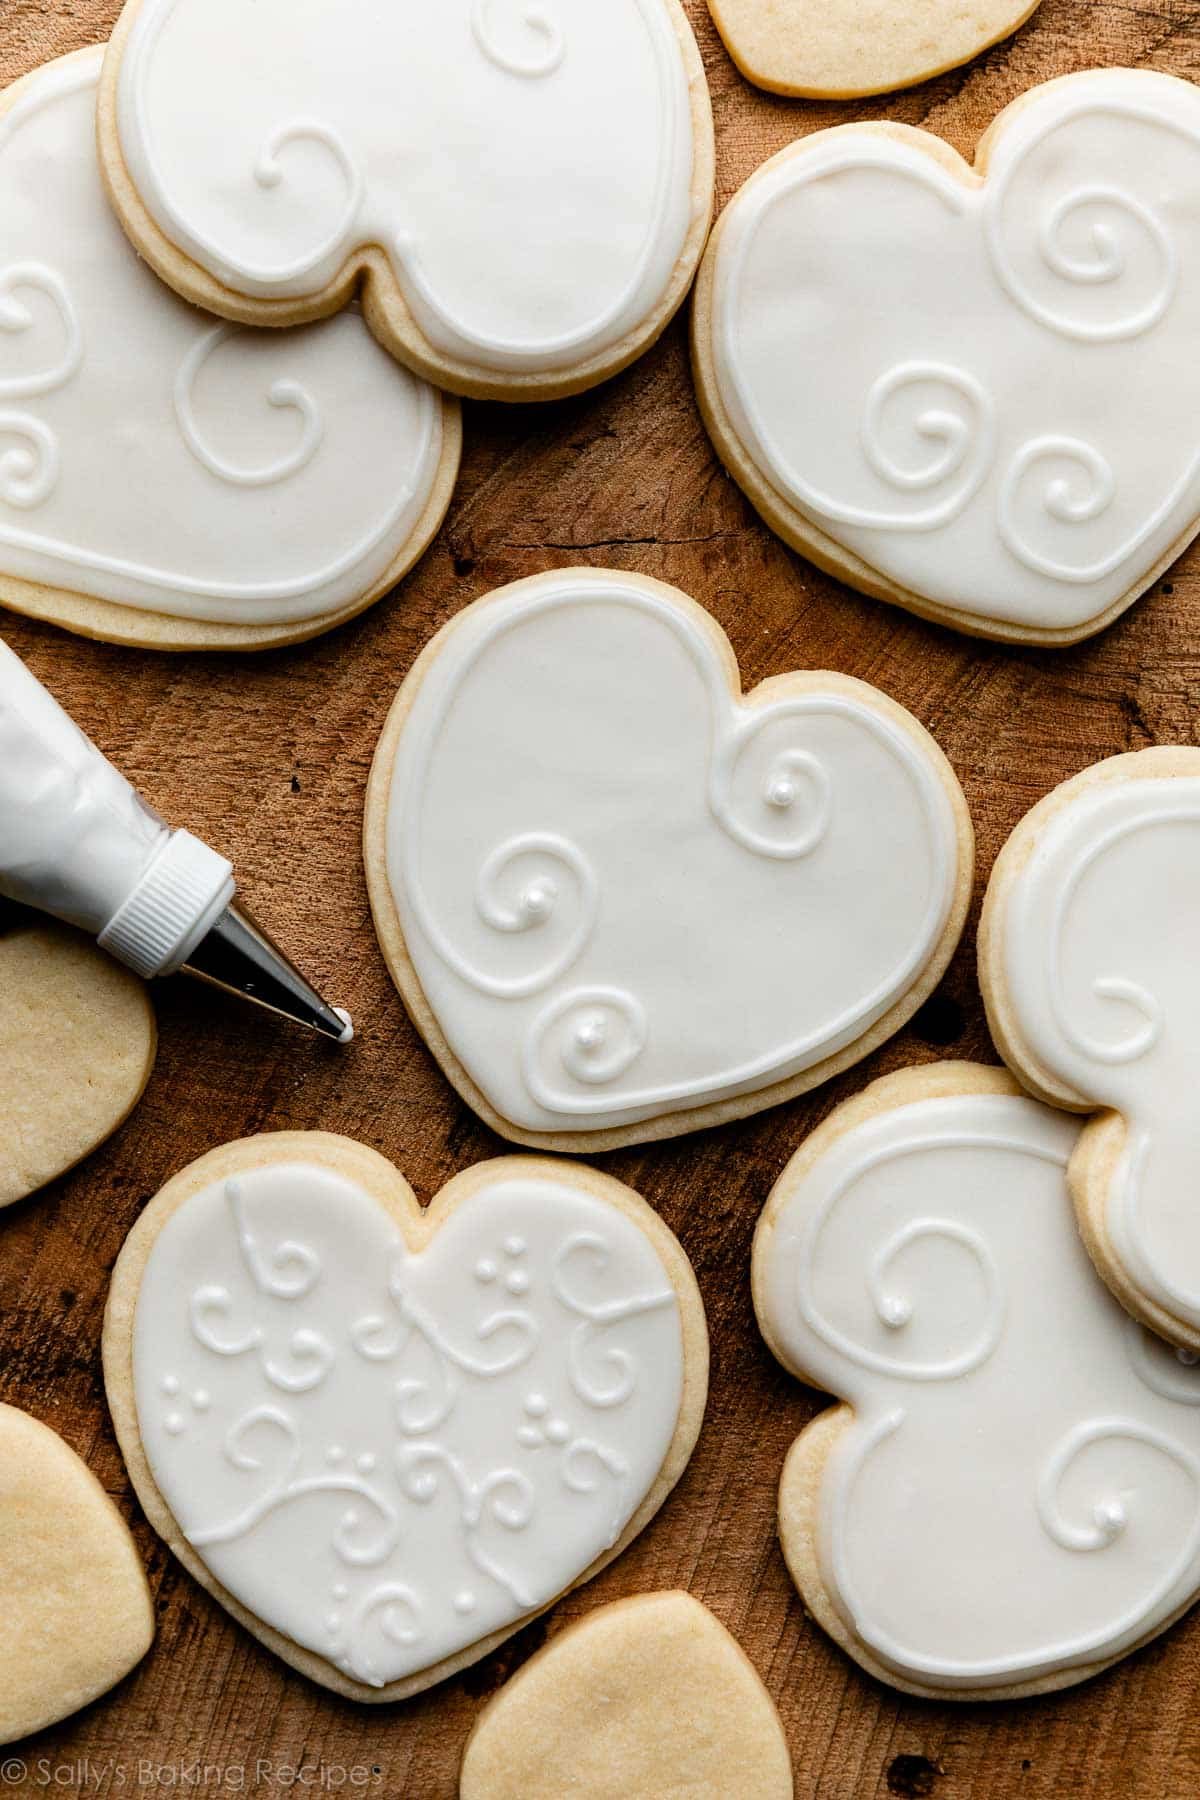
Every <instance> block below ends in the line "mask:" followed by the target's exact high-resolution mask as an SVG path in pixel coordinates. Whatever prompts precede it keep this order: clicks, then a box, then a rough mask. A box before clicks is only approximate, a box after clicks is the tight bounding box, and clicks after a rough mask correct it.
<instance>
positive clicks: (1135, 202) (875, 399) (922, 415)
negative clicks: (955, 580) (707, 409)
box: [724, 96, 1200, 587]
mask: <svg viewBox="0 0 1200 1800" xmlns="http://www.w3.org/2000/svg"><path fill="white" fill-rule="evenodd" d="M1098 120H1099V121H1105V122H1108V123H1110V124H1111V125H1112V126H1113V128H1114V129H1115V130H1120V129H1121V128H1122V127H1128V126H1130V125H1132V126H1135V127H1144V128H1146V129H1148V130H1149V129H1154V130H1158V131H1161V132H1164V133H1166V134H1168V135H1170V136H1174V137H1175V138H1176V140H1177V141H1180V142H1182V143H1183V144H1184V145H1185V146H1187V147H1188V148H1189V149H1193V150H1198V151H1200V128H1193V127H1191V126H1189V125H1187V124H1185V123H1184V122H1182V121H1181V120H1179V119H1176V118H1173V117H1171V116H1170V115H1169V114H1167V113H1166V112H1160V111H1158V110H1155V109H1152V108H1151V107H1148V106H1143V105H1139V104H1137V103H1135V102H1133V101H1118V100H1106V101H1099V100H1093V99H1090V98H1084V97H1082V96H1081V97H1080V98H1079V99H1078V100H1077V101H1075V102H1074V103H1073V104H1072V105H1071V106H1070V107H1068V108H1067V109H1066V110H1065V111H1063V112H1061V113H1060V114H1059V115H1058V116H1057V117H1055V118H1052V119H1050V120H1049V121H1048V122H1047V123H1045V124H1044V126H1043V127H1042V128H1041V129H1040V130H1039V131H1037V132H1035V133H1034V134H1032V135H1031V136H1030V137H1029V138H1028V139H1027V140H1026V142H1025V143H1024V144H1023V145H1022V146H1021V149H1020V152H1019V153H1018V154H1017V155H1014V156H1013V157H1011V158H1010V159H1008V160H1007V161H1006V162H1005V163H1004V164H1003V166H1002V167H1001V168H1000V170H999V171H997V172H993V173H992V174H990V175H989V177H988V180H987V182H986V185H985V187H984V189H983V195H982V202H981V208H980V212H981V220H982V227H983V234H984V243H985V246H986V255H987V259H988V263H989V265H990V267H991V270H992V272H993V274H994V276H995V278H996V281H997V283H998V285H999V287H1000V289H1001V291H1002V292H1003V293H1004V294H1005V295H1006V296H1007V298H1008V300H1009V301H1010V302H1011V303H1012V305H1013V306H1014V307H1015V308H1017V309H1019V310H1020V311H1021V312H1022V313H1023V314H1024V315H1025V316H1026V317H1027V318H1029V319H1031V320H1033V321H1034V322H1035V323H1036V324H1038V325H1039V326H1040V327H1041V328H1042V329H1043V330H1045V331H1046V332H1048V333H1052V334H1053V335H1054V336H1056V337H1059V338H1061V339H1063V340H1064V341H1065V342H1066V343H1068V344H1073V345H1078V346H1088V347H1089V348H1092V349H1096V348H1101V347H1103V346H1104V345H1106V344H1123V343H1129V342H1132V341H1134V340H1137V339H1141V338H1146V337H1148V336H1150V335H1151V334H1152V333H1153V332H1154V331H1155V330H1156V329H1157V328H1158V327H1159V326H1160V325H1161V324H1162V323H1163V322H1164V320H1165V319H1166V318H1167V317H1168V315H1169V314H1170V312H1171V309H1172V306H1173V305H1174V303H1175V301H1176V297H1177V295H1178V291H1179V287H1180V282H1181V277H1182V272H1183V271H1182V259H1181V256H1180V252H1179V248H1178V244H1177V232H1176V231H1174V230H1173V229H1172V226H1171V224H1170V222H1169V221H1168V220H1166V219H1165V218H1164V217H1163V216H1161V214H1160V213H1159V212H1158V211H1157V210H1156V209H1155V207H1154V206H1153V205H1152V204H1151V203H1150V201H1148V200H1143V199H1142V198H1140V197H1139V196H1138V195H1137V194H1136V193H1135V192H1134V191H1132V189H1131V188H1130V187H1129V186H1127V185H1123V184H1118V183H1117V182H1106V183H1100V182H1087V183H1083V184H1081V185H1079V186H1077V187H1074V188H1072V189H1070V190H1069V191H1067V192H1066V193H1063V194H1060V195H1059V196H1058V197H1057V198H1053V197H1050V198H1048V197H1047V196H1046V195H1045V194H1042V193H1037V194H1036V195H1035V197H1034V200H1033V202H1032V204H1031V205H1027V206H1026V207H1025V208H1024V209H1023V210H1021V211H1020V212H1019V215H1018V216H1019V218H1020V221H1021V227H1022V229H1023V230H1027V229H1028V227H1029V224H1030V222H1031V214H1032V228H1033V250H1034V255H1035V258H1036V264H1037V266H1038V267H1039V268H1040V270H1041V271H1042V273H1043V274H1044V276H1045V277H1046V279H1047V281H1048V282H1049V284H1050V286H1051V288H1052V290H1057V291H1056V292H1054V293H1053V296H1052V298H1050V299H1047V298H1046V297H1044V296H1042V295H1040V294H1039V293H1038V291H1037V288H1036V284H1035V283H1034V282H1033V281H1031V279H1030V278H1029V276H1028V273H1027V272H1025V271H1024V270H1023V266H1022V262H1021V259H1020V257H1019V256H1014V255H1013V253H1012V247H1011V244H1010V241H1009V237H1008V235H1007V231H1006V222H1007V215H1008V214H1009V213H1010V212H1013V211H1015V210H1016V209H1015V208H1014V207H1012V206H1011V205H1010V201H1011V196H1012V193H1013V190H1014V187H1015V186H1017V185H1018V184H1019V181H1020V176H1021V173H1022V171H1023V170H1024V169H1026V168H1027V166H1028V165H1029V163H1030V161H1031V160H1032V159H1034V158H1035V157H1036V156H1037V154H1038V153H1039V152H1040V151H1042V150H1043V149H1044V148H1045V146H1046V145H1047V144H1048V143H1050V141H1051V140H1052V139H1054V138H1055V137H1056V135H1057V134H1059V133H1061V132H1065V131H1069V130H1070V129H1071V128H1073V127H1075V126H1078V125H1080V124H1081V123H1082V124H1084V125H1087V124H1089V123H1093V122H1095V121H1098ZM1198 164H1200V158H1198ZM864 168H865V169H883V170H886V171H887V172H888V173H889V174H891V175H893V176H896V177H899V178H901V179H903V180H905V181H911V182H917V183H919V184H920V185H921V186H922V187H924V188H925V189H927V190H928V192H929V193H930V194H932V195H933V196H935V197H936V198H937V199H939V200H940V201H941V202H942V203H943V204H944V205H945V206H946V207H947V209H948V210H950V211H951V212H954V213H956V214H962V213H963V212H964V210H965V207H966V194H965V190H964V188H963V185H962V183H961V182H960V181H958V180H956V179H954V178H953V177H951V176H950V175H949V174H948V173H947V172H946V171H945V170H944V169H942V168H941V167H940V166H939V165H938V164H936V163H935V162H933V161H932V160H931V159H930V158H929V157H927V156H924V155H915V156H914V155H912V154H911V153H908V152H905V153H904V154H901V155H899V156H895V155H892V154H890V153H889V151H888V150H887V149H886V148H883V147H881V145H880V142H879V140H878V139H874V140H865V141H863V142H862V143H860V144H859V145H853V144H848V143H845V142H843V143H842V144H840V145H838V146H836V147H833V148H831V149H830V150H829V151H828V152H827V153H825V154H823V155H821V156H819V157H814V158H813V159H812V163H811V166H810V165H808V164H806V165H805V166H804V167H803V169H801V170H798V171H796V172H795V173H793V174H792V176H791V177H790V178H789V179H788V181H787V182H786V184H782V185H780V186H779V187H778V189H777V190H776V192H775V193H773V194H772V195H771V197H770V198H769V199H768V200H767V202H766V203H765V205H764V206H763V208H762V210H761V211H760V213H759V215H758V218H757V220H756V222H755V224H754V226H753V228H752V229H751V231H750V232H748V233H747V236H746V241H745V242H744V244H743V245H742V246H741V250H740V253H739V255H738V257H737V259H736V261H735V263H734V266H733V269H732V272H731V276H730V283H731V285H730V292H731V294H732V295H733V296H734V298H733V300H732V301H731V303H730V305H729V308H728V317H727V320H726V325H725V339H724V344H725V353H726V358H727V362H728V367H729V369H730V371H731V378H732V380H733V384H734V387H735V389H736V391H737V392H738V395H739V398H740V401H741V404H742V406H743V408H744V410H745V412H746V414H747V416H748V417H749V418H750V420H751V421H752V424H753V428H754V430H755V433H756V435H757V437H758V438H759V441H760V443H761V445H762V447H763V450H764V452H765V455H766V458H767V466H768V467H769V469H770V471H771V474H772V476H773V478H774V479H776V480H777V481H778V482H779V483H780V484H781V485H782V487H783V488H784V489H785V490H786V491H787V492H788V493H789V494H790V496H791V498H792V499H793V500H794V501H796V502H797V503H798V504H799V505H800V506H802V507H803V508H805V509H806V510H807V511H809V512H810V513H812V514H814V515H815V516H816V517H818V518H820V519H822V520H825V521H828V522H829V523H830V524H832V525H834V526H837V525H843V526H847V527H854V528H857V529H861V530H865V531H873V532H881V533H882V532H917V533H921V532H925V533H931V532H936V531H940V530H943V529H945V528H946V527H947V526H949V525H951V524H953V523H954V522H955V521H956V520H957V519H959V518H960V517H961V516H962V515H963V514H964V513H965V511H966V510H967V508H968V507H969V506H970V505H971V503H972V502H973V501H974V500H975V499H976V498H977V497H978V495H979V493H980V491H981V489H982V488H983V487H984V485H985V483H986V481H987V480H988V478H989V476H990V475H991V474H992V471H993V469H994V468H995V463H996V455H997V447H998V444H999V442H1000V441H1001V408H1002V405H1003V400H1002V397H1001V396H998V395H993V394H992V393H990V392H989V391H988V390H987V388H986V387H985V385H984V384H983V383H982V382H981V381H980V380H979V379H978V378H977V376H976V375H974V374H973V373H972V372H971V371H970V370H969V369H967V368H963V367H958V366H954V365H951V364H948V363H945V362H940V361H937V360H922V359H920V358H919V357H918V358H912V359H905V360H903V361H901V362H898V363H895V364H893V365H891V366H888V367H886V368H884V369H883V370H881V371H880V372H879V374H878V375H877V376H876V377H875V378H874V379H873V380H872V382H871V385H870V387H869V389H868V393H867V397H866V401H865V404H864V405H863V407H862V410H861V417H860V426H859V446H860V451H861V457H862V464H863V470H864V473H866V472H867V471H869V472H870V473H871V474H872V475H873V476H874V477H875V478H876V479H877V481H878V482H880V483H882V484H883V486H884V487H885V488H886V489H887V490H889V491H890V492H891V493H894V494H895V496H896V499H897V505H896V506H895V507H880V506H878V505H864V504H862V503H858V502H853V501H850V500H848V499H844V498H841V497H839V496H838V495H837V494H834V493H831V492H828V491H826V490H824V489H822V488H821V487H820V486H819V485H818V484H817V483H816V482H814V481H813V480H812V479H811V478H810V477H809V475H808V474H807V473H806V472H805V471H804V470H803V469H801V468H799V467H798V466H797V465H796V463H795V461H794V459H793V458H791V457H790V456H789V455H788V453H787V451H786V450H785V449H784V447H783V445H782V444H781V443H780V442H779V441H778V438H777V437H776V436H775V435H774V434H772V433H771V431H770V430H769V429H768V427H767V425H766V422H765V420H764V419H763V418H762V416H761V413H760V412H759V410H758V409H757V408H756V407H755V405H754V403H753V399H752V396H751V394H750V392H749V389H748V387H747V385H746V383H745V381H744V380H743V379H742V377H741V375H740V373H739V359H738V346H737V332H736V321H737V299H736V296H737V293H738V283H739V280H740V279H741V276H742V272H743V270H744V267H745V263H746V260H747V258H748V254H749V251H750V248H751V247H752V244H753V241H754V238H755V236H756V235H757V233H758V232H759V231H760V230H761V229H762V226H763V223H764V221H765V220H766V219H767V217H768V216H769V214H770V212H771V211H772V209H773V208H774V207H775V206H776V205H777V204H778V203H779V202H780V201H781V200H783V199H786V198H790V197H791V196H792V195H794V194H795V193H796V192H797V191H798V190H800V189H802V188H804V187H807V186H810V185H812V184H813V183H816V182H820V181H824V180H827V179H828V178H829V177H830V176H836V175H839V174H842V173H845V172H847V171H852V170H856V169H864ZM1097 294H1100V295H1102V296H1104V297H1107V298H1108V299H1109V300H1110V301H1111V302H1112V304H1111V305H1110V306H1109V308H1108V309H1107V310H1106V311H1105V312H1104V313H1103V314H1102V313H1101V309H1100V308H1098V307H1095V306H1093V307H1091V308H1090V309H1089V308H1088V306H1087V305H1086V304H1081V302H1084V303H1085V302H1086V301H1087V299H1088V298H1089V297H1094V296H1095V295H1097ZM1126 296H1127V298H1126ZM1072 301H1074V302H1075V304H1074V305H1072ZM889 422H890V429H891V431H892V433H893V434H895V432H896V431H897V430H899V429H901V428H902V429H903V430H904V432H905V441H906V443H907V445H908V446H909V448H908V450H906V452H905V453H904V454H903V455H898V454H897V453H896V452H895V451H894V450H892V449H889V448H888V442H889V438H888V431H889ZM1118 448H1119V446H1118V445H1114V446H1112V449H1113V450H1115V449H1118ZM926 452H928V453H926ZM1198 477H1200V448H1197V450H1196V451H1195V453H1194V454H1193V455H1192V456H1191V457H1190V458H1189V460H1188V461H1187V463H1186V466H1185V467H1184V469H1183V470H1182V472H1181V474H1180V476H1179V478H1178V480H1177V481H1175V482H1174V483H1172V484H1171V486H1170V487H1169V489H1168V491H1167V492H1166V494H1165V495H1164V496H1163V498H1162V500H1161V502H1160V503H1158V504H1157V505H1156V506H1155V507H1154V509H1153V511H1152V512H1151V514H1150V516H1149V517H1148V518H1147V519H1145V520H1144V522H1143V523H1142V524H1141V525H1140V526H1138V527H1137V528H1136V529H1135V530H1133V531H1132V532H1130V533H1129V534H1128V535H1126V536H1125V537H1123V538H1122V540H1121V541H1120V542H1119V543H1117V544H1116V545H1114V547H1113V548H1112V549H1111V550H1110V551H1108V552H1107V553H1106V554H1104V555H1103V556H1099V557H1091V558H1081V559H1078V560H1076V559H1073V558H1069V557H1064V556H1062V555H1056V554H1053V553H1051V552H1050V551H1048V550H1046V549H1044V548H1042V547H1040V546H1039V545H1038V543H1037V542H1036V541H1035V538H1034V536H1033V534H1032V531H1031V529H1030V526H1029V524H1028V523H1027V522H1025V521H1026V520H1027V515H1028V510H1029V506H1028V503H1029V502H1030V500H1031V499H1032V501H1033V504H1034V508H1035V510H1036V512H1040V514H1041V516H1042V518H1043V519H1044V521H1045V522H1046V523H1047V524H1049V525H1051V526H1053V527H1056V528H1061V527H1067V528H1068V534H1069V528H1071V527H1084V526H1090V525H1094V524H1095V523H1096V522H1097V521H1098V520H1101V519H1103V518H1104V517H1105V516H1106V515H1109V514H1112V513H1114V512H1116V511H1119V503H1120V499H1121V494H1120V484H1119V481H1118V478H1117V474H1116V471H1115V469H1114V466H1113V461H1112V456H1111V453H1108V454H1106V452H1105V450H1104V449H1102V448H1101V447H1099V446H1098V445H1096V444H1094V443H1090V442H1088V441H1087V440H1086V439H1084V438H1083V437H1081V436H1079V435H1077V434H1074V433H1071V432H1049V433H1042V434H1038V435H1035V436H1033V437H1031V438H1029V439H1027V440H1026V441H1025V442H1024V443H1022V444H1020V445H1019V446H1018V447H1017V449H1016V450H1015V451H1014V452H1013V453H1012V454H1011V457H1010V459H1009V461H1008V463H1007V466H1006V467H1005V468H1004V469H1003V470H1001V471H1000V472H999V480H998V487H997V493H996V500H995V506H996V514H995V525H996V530H997V534H998V536H999V538H1000V540H1001V541H1002V543H1003V544H1004V545H1005V547H1006V548H1007V549H1008V551H1009V552H1010V553H1011V555H1012V556H1013V557H1014V558H1015V559H1016V560H1017V561H1018V562H1019V563H1020V564H1022V565H1023V567H1024V568H1026V569H1028V570H1030V571H1031V572H1033V573H1036V574H1037V575H1039V576H1042V577H1044V578H1046V579H1048V580H1050V581H1053V582H1057V583H1061V584H1063V585H1066V586H1078V587H1086V586H1090V585H1093V584H1096V583H1099V582H1102V581H1104V580H1106V579H1107V578H1109V577H1111V576H1112V575H1114V574H1115V573H1116V572H1117V571H1118V570H1120V569H1121V568H1122V567H1123V566H1124V565H1125V564H1127V563H1131V562H1132V561H1133V559H1134V558H1135V557H1136V556H1137V555H1138V554H1139V552H1141V551H1142V550H1143V549H1144V548H1145V546H1146V545H1147V544H1148V543H1150V542H1151V540H1153V539H1154V538H1155V536H1156V535H1157V534H1159V533H1160V532H1161V531H1162V529H1163V528H1164V527H1165V526H1166V525H1168V524H1169V522H1170V521H1171V520H1172V519H1173V518H1174V517H1175V516H1176V515H1177V514H1179V513H1180V511H1181V509H1182V507H1183V505H1184V503H1185V501H1186V500H1187V499H1188V496H1189V495H1191V494H1193V493H1194V490H1195V487H1196V483H1197V478H1198ZM914 499H917V500H919V501H921V502H923V504H918V505H915V506H914V505H913V504H912V502H913V500H914ZM1060 538H1061V533H1060Z"/></svg>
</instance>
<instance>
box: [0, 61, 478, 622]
mask: <svg viewBox="0 0 1200 1800" xmlns="http://www.w3.org/2000/svg"><path fill="white" fill-rule="evenodd" d="M103 58H104V52H103V50H102V49H95V50H82V51H80V52H78V53H77V54H76V55H74V56H67V57H64V58H62V60H61V61H59V62H54V63H49V64H47V65H46V66H45V67H44V68H41V69H38V70H37V71H36V72H35V73H34V74H32V75H29V76H27V77H26V78H25V79H24V80H23V81H19V82H17V84H16V85H15V86H14V87H11V88H9V89H8V90H7V92H6V93H4V94H3V95H0V222H2V231H3V239H4V258H5V260H4V263H3V266H2V267H0V604H3V605H6V606H10V607H12V608H13V609H14V610H15V611H17V612H24V613H28V614H30V615H31V616H32V617H34V618H39V619H48V620H50V621H52V622H53V623H54V624H56V625H62V626H65V627H66V628H67V629H68V630H70V631H75V632H78V633H80V634H81V635H83V636H85V637H94V638H103V639H106V640H108V641H109V642H112V643H120V644H135V645H139V646H142V647H145V648H148V649H160V650H210V649H211V650H258V649H263V648H267V647H270V646H272V645H278V644H288V643H296V642H299V641H301V640H302V639H305V638H311V637H313V636H315V635H316V634H317V633H319V632H322V631H327V630H329V629H330V627H331V626H334V625H338V624H341V623H342V622H343V621H344V620H346V619H349V618H352V617H353V616H354V615H355V614H356V613H359V612H361V611H362V610H363V608H364V607H366V606H369V605H370V604H371V602H372V601H373V600H376V599H378V598H379V596H380V595H381V594H383V593H385V592H386V591H387V590H388V589H389V588H391V587H392V586H394V585H395V583H396V582H397V581H398V580H399V579H400V577H401V576H402V575H403V574H405V573H406V572H407V570H408V569H409V568H411V566H412V564H413V563H414V562H415V561H416V560H417V558H418V557H419V556H420V555H421V553H422V552H423V551H424V549H425V548H426V546H427V545H428V544H429V542H430V541H431V539H432V538H433V536H434V535H435V533H436V531H437V529H438V527H439V525H440V524H441V521H442V518H443V517H444V515H445V512H446V508H447V506H448V505H449V503H450V496H451V493H452V491H453V488H454V482H455V478H456V476H457V472H458V462H459V454H460V449H461V437H462V431H461V423H460V418H459V408H458V406H457V404H456V403H455V402H453V401H449V400H446V399H444V398H443V397H442V396H441V395H440V394H438V393H435V392H434V390H433V389H432V388H430V387H429V386H427V384H426V383H424V382H422V381H419V380H417V379H416V378H415V377H414V376H412V375H411V374H409V372H408V371H407V370H404V369H400V368H397V366H396V364H395V363H394V362H393V361H392V359H391V358H390V357H388V356H387V355H385V354H384V352H383V351H382V350H381V349H380V347H379V345H378V344H377V343H376V342H375V340H374V338H373V337H372V336H371V333H370V332H369V331H368V330H367V329H366V327H365V326H364V324H363V322H362V320H361V318H360V317H358V316H357V315H356V314H355V313H353V312H347V313H346V314H345V315H344V316H342V317H340V318H337V319H332V320H329V321H327V322H326V323H324V324H320V325H313V326H310V327H307V328H305V329H304V330H302V331H297V332H292V333H272V332H264V331H254V330H249V329H238V328H236V327H232V326H229V325H223V324H219V323H218V322H217V321H216V320H214V319H211V318H208V317H205V316H204V315H202V314H200V313H198V312H196V311H195V309H194V308H193V307H190V306H186V305H184V304H183V302H182V301H181V300H179V299H178V298H177V296H176V295H174V294H172V293H171V292H170V291H169V290H168V289H167V288H165V287H164V286H163V285H162V283H161V282H159V281H157V280H156V279H155V277H154V275H153V274H152V273H151V272H150V270H148V269H147V268H146V267H145V265H144V264H143V263H142V262H141V261H140V259H139V258H138V257H137V256H136V255H135V254H134V252H133V250H132V249H131V248H130V245H129V243H128V241H127V240H126V238H125V236H124V234H123V233H122V231H121V229H120V227H119V225H118V224H117V222H116V220H115V219H114V218H113V216H112V209H111V207H110V206H109V204H108V200H107V197H106V195H105V192H104V184H103V182H102V180H101V178H100V170H99V165H98V163H97V158H96V90H97V85H98V83H99V79H100V70H101V66H102V63H103Z"/></svg>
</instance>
